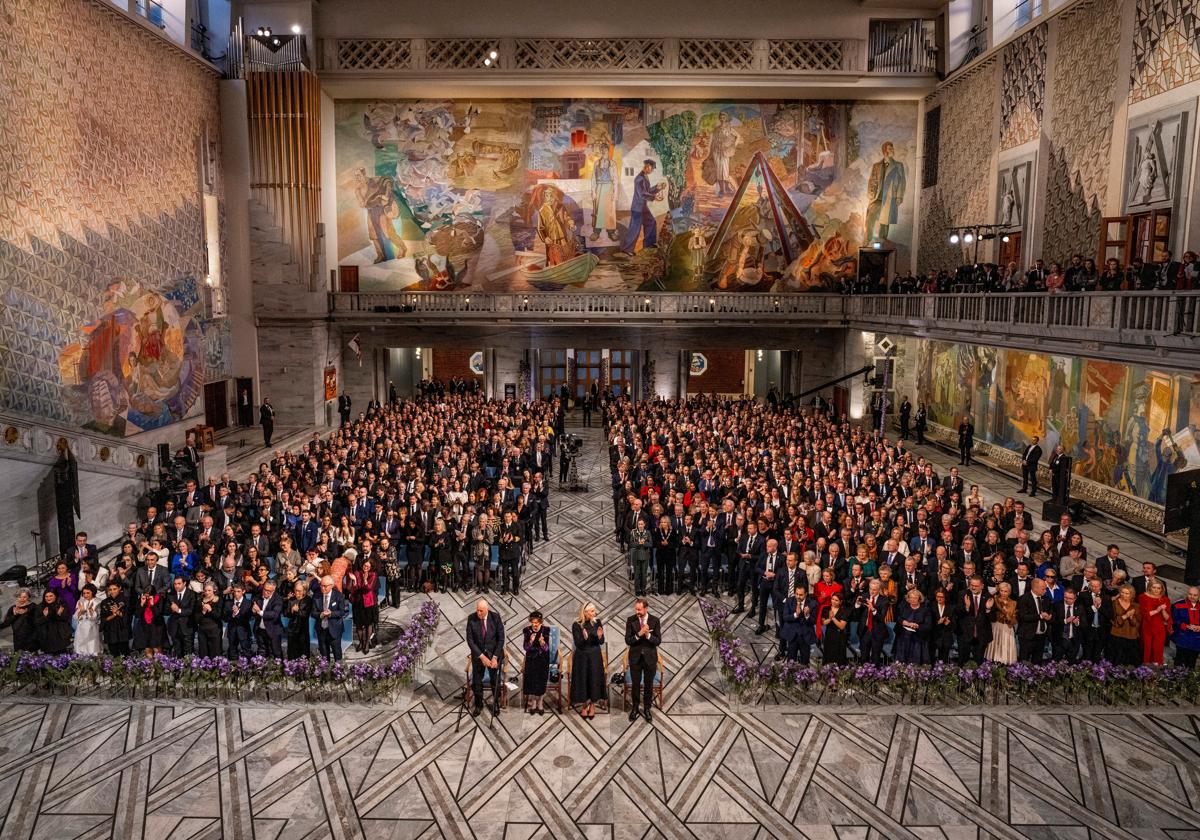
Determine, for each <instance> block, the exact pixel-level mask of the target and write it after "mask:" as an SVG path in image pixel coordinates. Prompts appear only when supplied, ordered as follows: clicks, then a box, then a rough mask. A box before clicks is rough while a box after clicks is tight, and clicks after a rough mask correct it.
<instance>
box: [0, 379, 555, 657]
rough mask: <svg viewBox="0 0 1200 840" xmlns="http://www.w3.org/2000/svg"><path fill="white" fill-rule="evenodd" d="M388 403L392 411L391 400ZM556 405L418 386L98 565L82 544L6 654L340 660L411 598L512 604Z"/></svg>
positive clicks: (149, 525)
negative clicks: (456, 596) (345, 646)
mask: <svg viewBox="0 0 1200 840" xmlns="http://www.w3.org/2000/svg"><path fill="white" fill-rule="evenodd" d="M393 396H394V395H393ZM562 423H563V416H562V412H561V403H559V402H558V401H553V402H538V403H534V404H532V405H520V404H518V403H516V402H515V401H506V402H497V401H487V400H485V399H484V398H483V397H482V396H481V395H480V394H479V393H478V392H477V390H473V389H471V388H469V387H455V386H454V385H453V384H451V385H450V386H449V387H447V386H444V385H441V384H439V383H433V382H429V383H422V388H421V395H420V396H419V397H418V398H417V399H415V400H399V399H390V400H389V401H388V402H387V403H386V404H381V403H372V404H371V405H370V406H369V407H368V409H367V410H366V411H365V412H362V413H360V414H358V416H357V418H355V419H353V420H352V421H351V419H350V418H349V417H346V418H345V422H344V423H343V424H342V425H341V426H340V427H339V428H338V429H336V430H335V431H333V432H332V433H330V434H328V435H327V436H325V437H321V436H320V435H318V434H314V435H313V436H312V439H311V440H309V441H308V442H306V443H304V444H303V445H302V446H301V447H300V448H299V449H298V450H296V451H291V452H284V451H281V450H276V451H275V452H274V456H273V457H272V458H271V459H270V460H269V461H268V462H264V463H262V464H260V466H259V468H258V469H257V470H256V471H255V472H253V473H251V474H249V475H247V476H246V477H245V478H244V479H243V480H235V479H233V478H231V477H230V476H229V475H223V476H221V477H219V478H218V477H216V476H210V477H208V478H207V481H206V483H205V484H204V485H203V486H200V485H198V484H197V482H196V481H195V480H194V479H192V480H188V481H187V482H186V484H185V485H184V487H183V488H182V489H181V490H180V491H179V492H176V493H168V494H165V495H164V497H162V498H160V499H159V503H158V504H154V505H151V506H150V507H148V508H147V509H146V510H145V511H144V512H142V513H141V515H140V516H139V518H138V520H137V521H134V522H130V523H128V525H127V528H126V531H125V534H124V536H123V539H122V541H121V542H120V544H119V547H117V548H114V549H113V550H112V551H111V552H106V553H107V555H108V556H101V553H100V552H99V551H98V550H97V548H96V546H95V545H93V544H92V543H90V542H89V541H88V537H87V534H86V533H80V534H79V535H78V536H77V538H76V545H75V547H74V548H73V549H72V550H71V551H70V552H69V553H68V554H66V555H64V556H62V557H61V558H60V562H58V564H57V566H56V568H55V569H54V572H53V574H52V575H51V576H50V578H49V580H48V581H47V582H46V585H45V587H44V591H43V592H42V593H41V594H40V597H36V598H35V596H34V593H32V592H30V591H28V590H23V591H21V592H20V594H19V595H18V597H17V600H16V603H15V604H14V605H13V606H12V607H11V608H10V609H9V610H8V611H7V613H6V615H5V617H4V620H3V622H2V624H0V626H3V627H11V628H12V633H13V641H14V646H15V648H16V649H17V650H19V651H42V652H45V653H63V652H69V651H74V652H76V653H81V654H99V653H102V652H104V653H109V654H112V655H123V654H129V653H137V654H141V653H143V652H144V653H146V654H154V653H170V654H173V655H178V656H182V655H186V654H189V653H197V654H199V655H202V656H219V655H229V656H238V655H242V656H249V655H252V654H255V653H257V654H259V655H263V656H274V657H284V656H286V657H289V658H297V657H307V656H310V655H311V654H312V647H313V644H312V643H313V639H312V636H313V635H315V636H316V642H317V650H318V653H319V654H320V655H322V656H329V657H333V658H335V659H340V658H341V657H342V636H343V630H344V622H345V621H346V620H347V619H349V620H350V621H352V623H353V627H354V645H355V648H356V649H357V650H359V651H362V652H369V651H370V650H371V649H372V648H373V647H375V646H376V645H377V644H378V627H379V611H380V607H381V606H382V605H388V604H390V605H391V606H398V605H399V603H400V601H401V598H402V597H403V595H404V593H405V592H408V591H426V592H429V591H435V590H436V591H474V592H478V593H485V592H490V591H492V590H493V589H496V588H499V590H500V592H501V593H509V592H511V593H513V594H517V593H518V592H519V591H520V576H521V569H522V565H523V562H524V560H525V558H526V557H527V553H528V552H529V551H531V550H532V549H533V546H534V545H535V543H536V542H538V541H539V540H545V539H547V538H548V516H547V509H548V506H549V494H550V491H549V485H548V480H549V479H550V477H551V475H552V473H551V469H552V467H551V465H552V462H553V457H554V453H555V448H556V441H557V439H558V438H559V436H560V434H561V430H562Z"/></svg>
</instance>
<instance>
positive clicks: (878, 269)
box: [858, 248, 895, 291]
mask: <svg viewBox="0 0 1200 840" xmlns="http://www.w3.org/2000/svg"><path fill="white" fill-rule="evenodd" d="M894 253H895V252H894V251H892V250H891V249H888V248H859V249H858V287H859V288H860V289H864V290H868V291H875V290H879V291H883V290H884V289H885V288H886V286H887V280H888V278H889V277H890V276H891V265H892V254H894Z"/></svg>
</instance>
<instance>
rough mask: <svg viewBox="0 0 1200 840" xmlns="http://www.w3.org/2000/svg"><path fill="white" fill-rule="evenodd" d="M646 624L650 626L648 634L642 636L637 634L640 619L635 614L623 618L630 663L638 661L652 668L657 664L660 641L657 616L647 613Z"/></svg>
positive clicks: (660, 632)
mask: <svg viewBox="0 0 1200 840" xmlns="http://www.w3.org/2000/svg"><path fill="white" fill-rule="evenodd" d="M646 624H647V626H648V627H649V628H650V635H649V636H646V637H643V636H639V635H638V631H639V630H641V619H639V618H638V617H637V615H636V614H635V615H631V616H629V618H627V619H625V644H626V645H627V646H628V647H629V664H630V665H632V664H634V663H635V662H640V663H642V664H643V665H648V666H650V667H652V668H653V667H656V666H657V665H658V644H659V642H661V641H662V629H661V627H660V625H659V621H658V616H654V615H649V614H647V616H646Z"/></svg>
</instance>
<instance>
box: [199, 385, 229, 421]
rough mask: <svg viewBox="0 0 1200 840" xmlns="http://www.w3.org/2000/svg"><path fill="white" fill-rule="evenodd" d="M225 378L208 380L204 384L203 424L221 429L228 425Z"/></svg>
mask: <svg viewBox="0 0 1200 840" xmlns="http://www.w3.org/2000/svg"><path fill="white" fill-rule="evenodd" d="M227 384H228V381H227V380H224V379H222V380H221V381H220V382H209V383H208V384H207V385H205V386H204V425H206V426H212V428H213V431H217V432H219V431H221V429H224V428H225V427H227V426H228V425H229V403H228V401H227V400H226V398H225V386H226V385H227Z"/></svg>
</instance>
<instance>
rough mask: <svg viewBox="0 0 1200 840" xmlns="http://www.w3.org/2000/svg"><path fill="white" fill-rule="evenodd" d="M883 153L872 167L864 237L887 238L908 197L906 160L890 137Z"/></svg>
mask: <svg viewBox="0 0 1200 840" xmlns="http://www.w3.org/2000/svg"><path fill="white" fill-rule="evenodd" d="M881 151H882V153H883V157H882V158H881V159H880V160H879V162H878V163H876V164H875V165H874V166H872V167H871V178H870V180H869V181H868V182H867V199H868V202H869V203H868V204H867V235H866V238H865V240H864V241H866V242H874V241H876V238H878V239H879V240H884V239H887V237H888V229H889V228H890V227H891V226H892V225H894V224H896V223H897V222H899V221H900V205H901V203H902V202H903V201H904V190H905V186H906V185H905V179H904V164H903V163H901V162H900V161H898V160H896V158H895V154H896V147H895V146H893V145H892V143H891V142H890V141H889V142H887V143H884V144H883V147H882V149H881Z"/></svg>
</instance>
